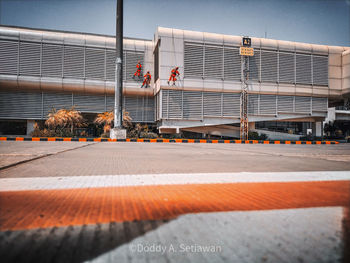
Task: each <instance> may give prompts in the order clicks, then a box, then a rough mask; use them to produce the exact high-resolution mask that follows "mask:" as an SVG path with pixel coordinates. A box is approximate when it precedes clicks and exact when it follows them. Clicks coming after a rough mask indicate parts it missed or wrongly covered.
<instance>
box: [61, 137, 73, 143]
mask: <svg viewBox="0 0 350 263" xmlns="http://www.w3.org/2000/svg"><path fill="white" fill-rule="evenodd" d="M71 140H72V138H63V141H64V142H70V141H71Z"/></svg>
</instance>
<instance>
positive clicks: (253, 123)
mask: <svg viewBox="0 0 350 263" xmlns="http://www.w3.org/2000/svg"><path fill="white" fill-rule="evenodd" d="M251 130H255V122H248V131H251Z"/></svg>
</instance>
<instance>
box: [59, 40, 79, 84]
mask: <svg viewBox="0 0 350 263" xmlns="http://www.w3.org/2000/svg"><path fill="white" fill-rule="evenodd" d="M63 66H64V67H63V68H64V77H65V78H78V79H82V78H84V47H77V46H64V65H63Z"/></svg>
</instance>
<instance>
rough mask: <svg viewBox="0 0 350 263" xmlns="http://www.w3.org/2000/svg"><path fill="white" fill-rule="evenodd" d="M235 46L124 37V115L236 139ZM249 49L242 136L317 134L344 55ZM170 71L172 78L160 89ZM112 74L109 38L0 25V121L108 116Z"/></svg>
mask: <svg viewBox="0 0 350 263" xmlns="http://www.w3.org/2000/svg"><path fill="white" fill-rule="evenodd" d="M241 42H242V37H240V36H229V35H220V34H211V33H203V32H194V31H185V30H177V29H170V28H161V27H159V28H158V29H157V31H156V32H155V35H154V39H153V40H141V39H129V38H125V39H124V60H123V61H124V63H123V87H124V105H123V106H124V109H125V110H126V111H128V112H129V113H130V115H131V117H132V119H133V121H134V122H144V123H155V124H157V126H158V128H159V132H160V133H178V132H181V131H190V132H197V133H206V134H213V135H219V136H228V137H238V136H239V134H238V132H239V128H238V127H237V126H236V124H238V123H239V122H240V120H239V116H240V92H241V88H242V80H243V77H242V76H243V71H242V58H241V56H240V55H239V47H240V46H241ZM252 47H253V48H254V56H253V57H250V59H249V88H248V93H249V95H248V100H249V103H248V114H249V116H248V117H249V125H250V129H251V130H257V131H259V129H260V128H261V127H265V126H269V125H268V124H269V123H272V122H278V123H283V124H286V123H299V124H302V125H301V126H302V127H304V128H301V131H298V133H301V134H305V132H306V128H311V130H312V131H313V133H314V135H318V136H320V135H321V134H322V122H323V121H324V120H325V118H326V117H327V112H328V107H329V105H331V104H334V103H335V104H337V105H341V104H346V102H347V101H348V97H349V94H350V62H349V60H350V48H349V47H335V46H325V45H313V44H305V43H296V42H288V41H279V40H271V39H263V38H252ZM138 60H140V61H141V63H142V64H143V72H146V71H150V72H151V74H152V83H151V87H150V88H147V89H141V88H140V86H141V83H140V81H139V80H138V79H136V80H134V79H133V78H132V76H133V73H134V72H135V71H136V64H137V61H138ZM175 66H178V67H179V72H180V79H179V80H178V81H177V83H176V85H171V84H170V85H169V84H168V79H169V75H170V71H171V69H172V68H174V67H175ZM114 72H115V38H114V37H112V36H101V35H91V34H83V33H72V32H61V31H48V30H36V29H28V28H16V27H0V108H1V110H0V120H2V121H9V120H26V121H27V122H28V125H31V124H32V123H33V122H34V121H35V120H44V119H45V118H46V116H47V114H48V112H49V111H50V110H52V108H55V109H59V108H68V107H71V106H75V108H76V109H78V110H79V111H81V112H83V113H100V112H103V111H108V110H111V109H112V108H113V106H114ZM262 124H267V125H265V126H264V125H262ZM303 124H307V125H303ZM270 126H271V125H270ZM282 126H283V125H282ZM287 126H288V125H287ZM290 126H291V127H294V125H290ZM287 130H288V127H287ZM291 130H292V132H289V135H287V134H286V135H284V134H280V133H281V132H279V133H276V132H275V133H274V134H272V133H271V134H269V136H270V138H272V137H276V138H277V137H278V136H282V137H283V136H289V137H291V138H292V137H293V136H294V135H295V134H294V135H293V134H291V133H296V130H293V128H291ZM265 132H266V133H269V132H268V131H265ZM282 133H283V132H282ZM299 135H300V134H299Z"/></svg>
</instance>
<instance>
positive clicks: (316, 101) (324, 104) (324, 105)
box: [312, 97, 328, 112]
mask: <svg viewBox="0 0 350 263" xmlns="http://www.w3.org/2000/svg"><path fill="white" fill-rule="evenodd" d="M312 111H323V112H327V111H328V98H316V97H313V98H312Z"/></svg>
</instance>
